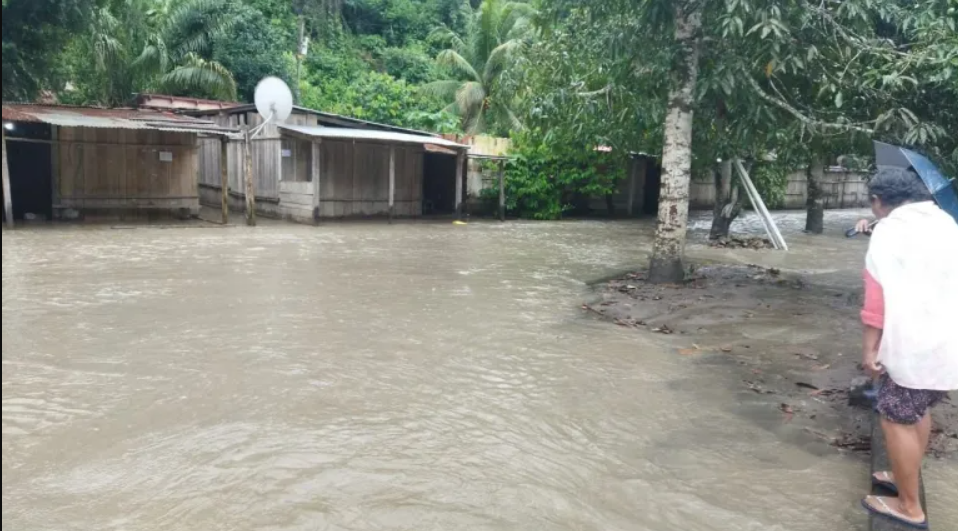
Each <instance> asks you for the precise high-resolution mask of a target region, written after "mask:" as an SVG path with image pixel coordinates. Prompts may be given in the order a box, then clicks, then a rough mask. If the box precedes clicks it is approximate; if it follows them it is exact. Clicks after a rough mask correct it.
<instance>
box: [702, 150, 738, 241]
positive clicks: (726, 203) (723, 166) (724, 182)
mask: <svg viewBox="0 0 958 531" xmlns="http://www.w3.org/2000/svg"><path fill="white" fill-rule="evenodd" d="M741 212H742V200H741V198H740V196H739V193H738V187H737V186H734V185H733V182H732V161H731V160H723V161H722V162H720V163H719V165H718V167H717V168H716V171H715V209H714V210H713V211H712V230H711V232H709V238H710V239H712V240H720V239H722V238H728V237H729V233H730V231H731V229H732V222H733V221H735V218H737V217H738V215H739V214H741Z"/></svg>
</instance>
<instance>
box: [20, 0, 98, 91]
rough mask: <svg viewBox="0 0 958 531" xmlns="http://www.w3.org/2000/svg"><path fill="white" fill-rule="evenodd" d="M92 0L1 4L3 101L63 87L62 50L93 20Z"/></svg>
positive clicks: (44, 0)
mask: <svg viewBox="0 0 958 531" xmlns="http://www.w3.org/2000/svg"><path fill="white" fill-rule="evenodd" d="M96 5H97V2H96V1H95V0H5V1H4V2H3V19H2V25H3V99H4V100H32V99H33V98H34V97H35V96H37V94H38V93H39V92H40V91H41V90H43V89H58V88H60V87H62V82H63V81H64V79H63V75H62V74H63V72H62V71H61V68H60V67H61V65H62V61H63V56H62V55H61V53H62V51H63V50H64V49H65V48H66V47H67V45H68V44H69V43H70V40H71V39H72V36H73V34H74V33H75V32H78V31H81V30H82V29H83V28H84V27H85V26H86V25H87V24H88V23H89V21H90V19H91V18H92V17H93V12H94V10H95V8H96Z"/></svg>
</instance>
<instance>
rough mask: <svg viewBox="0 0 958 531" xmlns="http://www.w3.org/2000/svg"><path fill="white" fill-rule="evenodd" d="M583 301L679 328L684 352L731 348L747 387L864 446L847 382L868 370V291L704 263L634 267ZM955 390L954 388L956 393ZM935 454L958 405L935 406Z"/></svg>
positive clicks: (644, 323) (957, 436) (650, 329)
mask: <svg viewBox="0 0 958 531" xmlns="http://www.w3.org/2000/svg"><path fill="white" fill-rule="evenodd" d="M596 289H597V292H598V296H597V300H595V301H594V302H592V303H590V304H587V305H584V309H586V310H588V311H590V312H593V313H595V314H598V315H600V316H602V317H603V318H606V319H609V320H611V321H613V322H614V323H616V324H617V325H619V326H623V327H629V328H635V329H636V331H637V332H638V333H645V334H651V333H658V334H666V335H670V336H673V337H674V338H675V341H676V344H678V345H680V346H681V347H680V348H677V352H676V354H677V355H682V356H716V355H718V356H730V357H732V358H733V359H734V360H735V361H736V364H735V365H736V366H737V367H738V368H740V370H739V371H738V372H739V373H740V374H739V379H740V385H741V388H742V390H743V391H744V392H746V393H755V394H757V395H762V397H763V398H764V399H765V400H766V401H767V402H768V403H769V404H770V405H769V407H770V408H771V407H774V408H775V409H777V410H778V411H779V412H780V414H781V417H782V422H786V423H795V424H796V425H798V426H801V427H802V428H803V429H804V430H806V431H807V432H809V433H811V434H813V435H814V436H815V437H818V438H820V439H822V440H824V441H826V442H828V443H829V444H831V445H833V446H835V447H838V448H841V449H843V450H848V451H867V450H868V449H869V443H870V430H871V421H870V418H869V412H868V410H867V409H866V408H862V407H857V406H853V405H851V404H850V400H849V390H850V388H851V385H852V382H853V381H854V380H855V379H856V378H860V377H862V376H863V373H862V371H861V368H860V365H859V361H860V357H861V356H860V342H861V325H860V321H859V310H860V307H861V306H860V305H861V291H860V290H857V291H856V290H847V291H841V290H837V289H835V288H826V287H823V286H816V285H813V284H810V283H808V281H807V280H806V279H803V278H801V277H798V276H792V275H784V274H782V273H781V272H779V271H777V270H774V269H764V268H759V267H755V266H750V267H741V266H704V267H699V268H698V269H696V270H695V273H694V274H693V275H692V276H691V279H690V280H689V281H688V282H687V283H686V284H684V285H681V286H655V285H651V284H648V283H646V282H645V281H644V274H643V273H632V274H629V275H626V276H624V277H623V278H619V279H616V280H612V281H608V282H604V283H602V284H600V285H597V286H596ZM952 398H954V397H952ZM933 418H934V421H935V434H934V437H933V441H932V444H931V448H930V450H929V453H930V454H931V455H933V456H936V457H944V456H954V455H956V453H958V405H956V404H955V402H954V401H953V400H951V399H949V400H947V401H946V403H945V404H943V405H941V406H939V407H938V408H937V409H936V410H935V411H934V413H933Z"/></svg>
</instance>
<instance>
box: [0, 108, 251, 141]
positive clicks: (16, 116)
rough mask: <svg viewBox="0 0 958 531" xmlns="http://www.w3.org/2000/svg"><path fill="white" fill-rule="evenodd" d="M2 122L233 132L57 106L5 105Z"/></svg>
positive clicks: (155, 116)
mask: <svg viewBox="0 0 958 531" xmlns="http://www.w3.org/2000/svg"><path fill="white" fill-rule="evenodd" d="M3 120H4V121H9V122H27V123H45V124H50V125H56V126H59V127H89V128H93V129H147V130H154V131H168V132H175V133H209V134H218V135H223V134H229V133H235V132H236V131H235V130H232V129H227V128H223V127H220V126H218V125H216V124H215V123H213V122H210V121H207V120H200V119H197V118H191V117H188V116H181V115H178V114H173V113H167V112H157V111H145V110H137V109H101V108H96V107H69V106H60V105H31V104H4V105H3Z"/></svg>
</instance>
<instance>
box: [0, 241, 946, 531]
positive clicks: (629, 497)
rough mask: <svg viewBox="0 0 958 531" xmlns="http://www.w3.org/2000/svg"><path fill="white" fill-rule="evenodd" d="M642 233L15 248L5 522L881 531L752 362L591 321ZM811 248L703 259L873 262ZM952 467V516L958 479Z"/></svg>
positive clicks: (7, 302)
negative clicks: (595, 294)
mask: <svg viewBox="0 0 958 531" xmlns="http://www.w3.org/2000/svg"><path fill="white" fill-rule="evenodd" d="M836 230H837V229H836ZM650 233H651V227H650V226H649V225H646V224H635V223H615V224H612V223H597V222H576V223H557V224H506V225H499V224H471V225H469V226H466V227H462V226H453V225H447V224H398V225H394V226H386V225H383V224H379V223H376V224H357V225H327V226H324V227H320V228H311V227H299V226H289V225H269V226H263V227H260V228H258V229H255V230H249V229H246V228H228V229H215V228H206V229H167V230H164V229H159V228H139V229H135V230H110V229H108V228H99V229H79V228H74V229H70V228H67V229H64V228H56V229H54V230H41V229H37V230H32V229H25V230H19V231H17V232H15V233H11V232H6V231H5V232H4V233H3V242H2V252H3V289H2V294H3V319H2V323H3V459H2V462H3V529H4V531H6V530H11V531H14V530H16V531H46V530H50V531H53V530H56V531H67V530H71V531H72V530H77V531H80V530H82V531H89V530H92V529H96V530H103V531H147V530H149V531H154V530H162V531H173V530H176V531H180V530H182V531H186V530H190V531H193V530H204V531H218V530H243V531H245V530H271V531H272V530H275V531H279V530H283V531H287V530H289V531H292V530H298V531H299V530H301V531H306V530H309V531H316V530H330V531H338V530H374V529H375V530H416V531H426V530H437V531H439V530H441V531H447V530H453V529H469V530H497V531H498V530H595V531H610V530H630V531H635V530H637V531H645V530H648V531H672V530H677V529H681V530H683V531H726V530H735V531H806V530H807V531H823V530H835V531H847V530H850V529H851V530H857V529H865V521H866V520H865V518H864V516H863V515H862V514H861V512H860V510H859V509H857V506H856V503H857V500H858V498H859V496H860V495H861V494H862V491H863V488H864V485H865V482H866V478H867V470H866V467H865V465H864V464H863V463H862V462H861V461H859V460H857V459H854V458H850V457H841V456H838V455H835V454H834V453H833V452H832V451H831V450H829V449H827V448H823V447H821V446H820V445H818V444H817V443H813V442H811V441H808V440H803V439H802V438H801V437H800V436H799V434H795V433H789V432H787V431H786V430H787V428H783V427H782V426H781V422H780V421H779V420H778V416H777V415H775V416H774V418H773V417H772V416H769V414H768V413H763V412H762V411H759V410H755V409H754V408H750V407H749V406H748V404H746V403H744V402H743V401H742V400H741V394H740V391H739V390H738V389H737V386H736V385H735V382H733V381H732V380H734V379H733V378H731V377H730V375H731V371H732V368H730V367H725V366H722V365H704V364H699V363H696V362H694V361H692V360H689V359H687V358H682V357H679V356H676V355H675V354H674V348H673V346H672V345H671V344H669V343H668V342H667V341H668V340H669V338H667V337H665V336H661V337H646V336H644V335H642V334H636V333H635V332H634V331H628V330H623V329H619V328H615V327H611V326H609V325H607V324H605V323H601V322H596V321H593V320H591V319H589V318H586V317H584V316H583V315H582V312H581V311H580V310H579V305H580V303H581V302H582V301H583V300H584V299H585V298H587V297H588V296H589V290H588V287H587V286H586V284H585V283H584V282H585V281H587V280H589V279H594V278H598V277H601V276H603V275H607V274H611V273H613V272H615V271H618V270H621V269H624V268H628V267H631V266H633V265H634V264H635V263H636V262H637V261H640V260H641V259H642V258H643V257H644V256H645V255H646V253H647V251H648V248H647V243H648V238H649V235H650ZM793 236H794V239H795V241H796V242H797V243H796V244H795V245H796V248H797V249H796V251H794V252H793V253H790V255H789V256H782V255H770V254H769V253H764V254H763V253H749V252H731V251H722V252H715V251H709V250H705V249H703V248H701V247H697V246H693V248H692V249H691V252H692V254H695V255H699V256H704V257H709V258H718V259H723V260H729V259H731V260H737V261H744V262H762V261H766V262H776V263H779V264H778V265H782V263H784V265H786V266H792V267H793V268H794V269H801V270H806V271H813V270H814V271H817V272H820V273H823V274H825V275H828V274H834V275H833V276H834V278H835V279H841V278H845V276H843V275H848V278H851V277H852V276H854V274H853V273H848V272H849V271H851V272H853V271H854V270H855V269H856V268H857V267H858V264H860V260H861V253H862V252H863V249H864V245H863V243H861V242H856V243H852V244H846V243H845V242H843V241H840V240H838V239H837V238H832V239H826V240H824V241H825V242H826V243H822V241H819V243H818V246H819V247H818V249H821V248H827V249H830V251H827V252H821V251H815V250H813V249H812V248H811V247H809V245H808V243H803V241H804V240H803V238H804V237H802V236H795V235H793ZM773 265H775V264H773ZM933 467H934V468H933V469H932V470H930V472H929V478H928V481H929V485H930V492H931V493H932V494H933V500H932V502H933V504H934V505H933V508H932V511H933V513H932V514H933V516H936V517H937V520H938V521H939V522H948V521H951V522H954V521H958V512H956V511H958V509H955V507H954V504H952V503H948V500H954V499H956V496H958V492H956V490H955V489H956V487H955V485H958V481H956V479H958V467H956V466H955V463H953V462H951V463H935V464H934V465H933ZM942 529H944V528H942Z"/></svg>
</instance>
